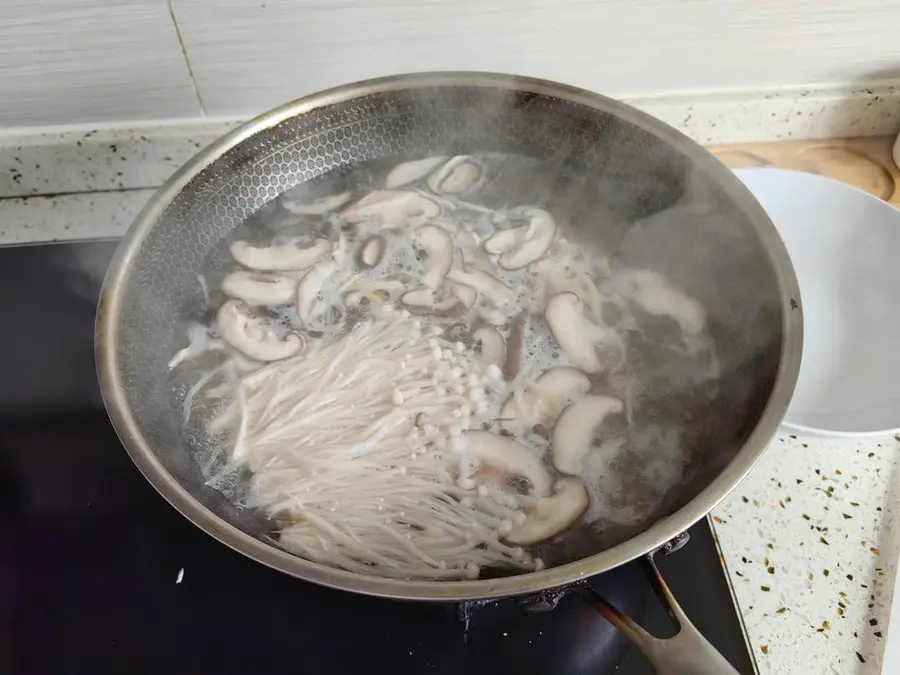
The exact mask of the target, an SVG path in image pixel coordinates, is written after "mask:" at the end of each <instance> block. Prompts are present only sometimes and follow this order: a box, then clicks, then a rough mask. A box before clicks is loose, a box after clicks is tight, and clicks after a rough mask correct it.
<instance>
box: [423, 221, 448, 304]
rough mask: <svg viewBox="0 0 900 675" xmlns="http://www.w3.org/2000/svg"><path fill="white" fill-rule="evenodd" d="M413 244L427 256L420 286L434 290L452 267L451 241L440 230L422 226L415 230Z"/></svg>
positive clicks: (430, 226)
mask: <svg viewBox="0 0 900 675" xmlns="http://www.w3.org/2000/svg"><path fill="white" fill-rule="evenodd" d="M415 243H416V245H417V246H419V247H421V248H422V249H423V250H424V251H425V253H426V254H427V257H426V258H425V273H424V274H423V275H422V284H424V285H425V286H426V287H427V288H430V289H432V290H436V289H438V288H440V287H441V285H442V284H443V283H444V279H445V278H446V277H447V273H448V272H449V271H450V267H451V266H452V265H453V241H452V240H451V239H450V235H449V234H447V233H446V232H445V231H444V230H442V229H441V228H439V227H436V226H434V225H423V226H422V227H420V228H418V229H417V230H416V234H415Z"/></svg>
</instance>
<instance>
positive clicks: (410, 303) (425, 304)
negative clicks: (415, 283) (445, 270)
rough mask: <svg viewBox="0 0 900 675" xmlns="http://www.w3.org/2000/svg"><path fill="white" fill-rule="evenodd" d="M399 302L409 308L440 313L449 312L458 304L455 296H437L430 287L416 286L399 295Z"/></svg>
mask: <svg viewBox="0 0 900 675" xmlns="http://www.w3.org/2000/svg"><path fill="white" fill-rule="evenodd" d="M400 302H401V303H402V304H403V305H404V306H405V307H407V308H408V309H410V310H416V311H425V312H432V313H437V314H441V313H444V312H449V311H450V310H452V309H454V308H455V307H457V306H458V305H459V304H460V301H459V298H457V297H456V296H452V295H451V296H447V297H444V298H438V296H437V295H436V294H435V292H434V291H433V290H432V289H430V288H417V289H415V290H413V291H407V292H406V293H404V294H403V295H402V296H400Z"/></svg>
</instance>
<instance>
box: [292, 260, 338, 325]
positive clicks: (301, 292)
mask: <svg viewBox="0 0 900 675" xmlns="http://www.w3.org/2000/svg"><path fill="white" fill-rule="evenodd" d="M337 269H338V264H337V263H336V262H335V261H334V260H323V261H322V262H320V263H318V264H317V265H316V266H315V267H313V268H312V269H311V270H310V271H309V272H307V273H306V274H305V275H304V276H303V278H302V279H301V280H300V283H299V284H297V314H298V315H299V316H300V318H301V319H302V320H304V321H308V320H309V319H312V318H314V317H315V315H316V313H317V312H318V310H319V307H318V303H317V302H316V298H317V296H318V295H319V292H320V291H321V290H322V287H323V286H324V285H325V282H326V281H328V277H330V276H331V275H332V274H334V273H335V272H336V271H337Z"/></svg>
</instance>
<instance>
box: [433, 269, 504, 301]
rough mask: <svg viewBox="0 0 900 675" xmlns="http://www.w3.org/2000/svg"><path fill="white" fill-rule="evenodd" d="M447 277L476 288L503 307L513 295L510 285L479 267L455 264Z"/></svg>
mask: <svg viewBox="0 0 900 675" xmlns="http://www.w3.org/2000/svg"><path fill="white" fill-rule="evenodd" d="M447 278H448V279H449V280H450V281H453V282H455V283H458V284H463V285H465V286H470V287H472V288H474V289H475V290H476V291H477V292H478V293H480V294H481V295H483V296H484V297H485V298H487V299H488V300H490V301H491V302H492V303H493V304H494V305H496V306H498V307H503V306H504V305H505V304H506V303H507V301H508V300H509V298H510V295H511V291H510V288H509V286H507V285H506V284H504V283H503V282H502V281H500V280H499V279H498V278H497V277H495V276H493V275H492V274H488V273H487V272H485V271H484V270H480V269H477V268H472V269H466V268H465V267H463V266H462V265H459V266H454V267H451V268H450V271H449V272H448V273H447Z"/></svg>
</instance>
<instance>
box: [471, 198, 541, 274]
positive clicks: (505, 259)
mask: <svg viewBox="0 0 900 675" xmlns="http://www.w3.org/2000/svg"><path fill="white" fill-rule="evenodd" d="M520 212H521V214H522V215H523V216H525V217H526V218H528V224H527V225H522V226H520V227H515V228H511V229H508V230H501V231H500V232H497V233H496V234H493V235H492V236H491V237H489V238H488V239H487V240H486V241H485V242H484V250H485V251H487V252H488V253H491V254H493V255H497V256H499V257H498V258H497V264H498V265H500V267H502V268H503V269H507V270H517V269H521V268H522V267H527V266H528V265H530V264H531V263H533V262H535V261H536V260H538V259H540V258H541V257H543V256H544V255H545V254H546V253H547V251H549V250H550V247H551V246H552V245H553V240H554V239H555V238H556V221H555V220H553V216H552V215H551V214H550V212H549V211H545V210H544V209H538V208H523V209H520Z"/></svg>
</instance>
